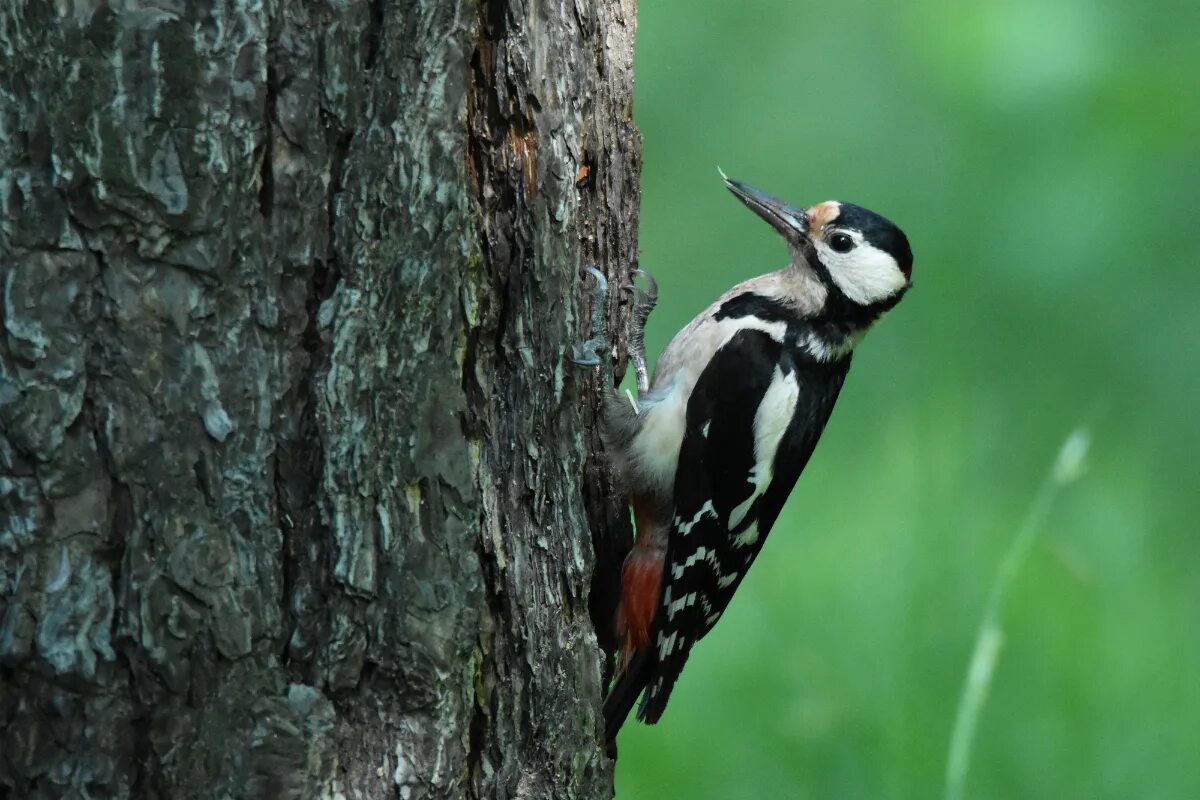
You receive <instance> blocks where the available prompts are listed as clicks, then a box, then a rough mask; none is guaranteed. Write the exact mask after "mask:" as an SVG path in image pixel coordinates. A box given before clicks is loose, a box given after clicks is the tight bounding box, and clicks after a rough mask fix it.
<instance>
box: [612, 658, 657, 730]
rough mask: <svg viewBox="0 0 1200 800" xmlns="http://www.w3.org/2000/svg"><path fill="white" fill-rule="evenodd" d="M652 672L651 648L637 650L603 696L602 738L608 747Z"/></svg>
mask: <svg viewBox="0 0 1200 800" xmlns="http://www.w3.org/2000/svg"><path fill="white" fill-rule="evenodd" d="M653 672H654V652H653V650H652V649H650V648H647V649H645V650H640V651H638V652H637V653H635V654H634V655H633V657H632V658H630V659H629V663H628V664H626V665H625V668H624V669H623V670H622V671H621V674H620V675H619V676H618V677H617V680H616V683H614V684H613V687H612V689H610V690H609V692H608V697H606V698H604V739H605V741H606V742H608V745H609V748H610V749H611V748H612V747H613V743H614V742H615V741H616V738H617V732H618V731H620V730H621V726H622V725H623V724H624V723H625V719H626V717H628V716H629V712H630V711H632V710H633V706H634V704H635V703H637V700H638V696H639V695H640V694H641V693H642V690H643V689H645V688H646V684H648V683H649V682H650V676H651V674H652V673H653Z"/></svg>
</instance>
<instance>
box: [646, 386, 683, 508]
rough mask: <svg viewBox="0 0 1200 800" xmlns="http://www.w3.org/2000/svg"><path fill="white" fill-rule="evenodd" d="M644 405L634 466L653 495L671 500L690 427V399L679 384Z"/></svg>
mask: <svg viewBox="0 0 1200 800" xmlns="http://www.w3.org/2000/svg"><path fill="white" fill-rule="evenodd" d="M647 400H648V402H647V401H644V402H643V406H642V412H641V414H640V416H641V418H642V419H641V425H640V426H639V427H638V432H637V435H636V436H635V437H634V440H633V453H634V459H633V461H634V464H635V468H636V469H637V471H638V473H639V476H640V477H641V479H642V481H643V483H642V484H641V485H644V486H649V487H650V488H651V489H652V491H651V493H652V494H654V495H657V496H659V497H670V496H671V493H672V491H673V488H674V485H675V467H676V466H677V465H678V463H679V447H680V445H681V444H682V443H683V431H684V426H685V425H686V424H687V396H686V395H685V394H684V392H683V391H682V387H681V386H680V385H679V383H678V382H676V384H675V385H674V386H672V387H671V388H670V389H669V390H668V391H666V392H665V393H663V394H661V395H660V396H659V397H658V398H655V399H653V400H650V399H649V398H647Z"/></svg>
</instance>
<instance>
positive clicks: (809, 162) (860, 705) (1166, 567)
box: [617, 0, 1200, 800]
mask: <svg viewBox="0 0 1200 800" xmlns="http://www.w3.org/2000/svg"><path fill="white" fill-rule="evenodd" d="M638 16H639V31H638V42H637V53H638V57H637V64H636V75H637V102H636V115H637V122H638V124H639V126H640V128H641V131H642V133H643V135H644V137H645V168H644V173H643V190H644V196H643V206H642V218H641V247H642V265H643V266H644V267H645V268H646V269H647V270H649V271H651V272H652V273H653V274H654V275H655V276H656V277H657V278H658V279H659V282H660V285H661V290H662V301H661V305H660V307H659V309H658V310H657V311H656V312H655V315H654V317H653V318H652V319H651V322H650V325H649V335H648V341H649V350H650V352H651V355H652V357H653V355H654V354H656V353H657V352H658V351H659V350H661V348H662V347H663V346H664V345H665V344H666V342H667V340H668V339H669V337H670V336H671V334H672V333H673V332H674V331H675V330H677V329H678V328H679V327H681V326H682V325H683V324H684V323H685V322H686V321H687V320H688V319H690V318H691V316H692V315H694V314H695V313H697V312H698V311H700V310H701V309H703V308H704V307H705V306H706V305H707V304H708V303H709V302H711V301H712V300H713V299H714V298H715V297H716V296H717V295H718V294H720V293H721V292H723V291H724V290H725V289H727V288H728V287H729V286H730V285H731V284H733V283H735V282H737V281H739V280H742V279H744V278H748V277H751V276H752V275H755V274H758V273H762V272H766V271H769V270H772V269H775V268H778V267H779V266H782V265H783V263H784V261H785V258H786V254H785V251H784V248H783V246H782V243H781V241H780V240H779V239H777V238H776V237H775V235H774V234H773V233H772V232H771V230H770V229H769V228H768V227H767V226H766V225H765V224H764V223H763V222H761V221H760V220H758V219H757V218H756V217H755V216H754V215H752V214H751V213H750V212H748V211H747V210H746V209H745V208H744V207H742V206H741V205H740V204H739V203H738V202H737V201H736V200H735V199H734V198H733V197H732V196H730V195H729V194H728V193H727V192H726V191H725V190H724V188H723V187H722V184H721V182H720V180H719V177H718V175H717V167H718V165H720V166H721V167H722V168H723V169H724V170H725V171H726V172H727V173H728V174H729V175H730V177H732V178H736V179H739V180H743V181H746V182H748V183H750V184H751V185H753V186H757V187H759V188H761V189H763V190H765V191H767V192H769V193H772V194H775V195H777V196H781V197H783V198H786V199H788V200H790V201H792V202H794V203H796V204H803V205H808V204H811V203H814V202H818V201H821V200H826V199H831V198H834V199H843V200H849V201H853V202H857V203H859V204H861V205H864V206H867V207H868V208H871V209H874V210H876V211H879V212H880V213H882V214H884V215H885V216H887V217H889V218H891V219H893V220H894V221H895V222H897V223H898V224H899V225H900V226H901V227H902V228H904V230H905V231H906V232H907V233H908V235H909V238H910V239H911V241H912V244H913V249H914V252H915V255H916V261H915V267H914V275H913V279H914V288H913V290H912V291H911V292H910V293H909V295H908V296H907V297H906V298H905V300H904V302H903V303H901V304H900V306H899V307H897V309H896V310H895V311H893V312H892V313H891V315H890V316H889V317H888V318H886V319H885V320H884V322H883V323H881V324H880V325H879V326H878V327H877V328H876V329H875V330H874V331H873V332H872V333H871V334H870V335H869V336H868V337H867V339H866V342H865V343H864V344H863V346H862V347H861V348H860V349H859V351H858V354H857V356H856V357H855V366H854V369H853V370H851V373H850V378H849V381H848V382H847V385H846V389H845V391H844V392H843V393H842V397H841V400H840V402H839V404H838V408H837V409H836V411H835V412H834V414H833V418H832V420H831V422H830V425H829V428H828V429H827V431H826V433H825V436H824V438H823V440H822V442H821V444H820V446H819V447H818V448H817V452H816V455H815V456H814V458H813V460H812V462H811V463H810V465H809V467H808V469H807V471H806V472H805V474H804V475H803V477H802V478H801V480H800V483H799V485H798V486H797V489H796V491H795V492H794V493H793V495H792V498H791V500H790V502H789V504H788V507H787V509H786V511H785V513H784V515H783V517H781V519H780V521H779V523H778V524H777V525H776V528H775V530H774V531H773V533H772V535H771V538H770V540H769V541H768V542H767V545H766V549H765V551H764V552H765V557H764V558H761V559H760V560H759V561H758V562H757V563H756V565H755V568H754V570H753V571H752V572H751V574H750V577H749V578H748V580H747V581H746V583H744V584H743V585H742V588H741V589H740V590H739V592H738V594H737V597H736V598H735V599H734V601H733V603H732V605H731V606H730V610H729V612H728V613H727V614H726V615H725V616H724V618H723V619H722V621H721V624H720V625H718V626H717V627H716V629H715V630H714V632H713V633H712V634H710V635H709V636H708V637H707V638H706V639H705V640H704V641H703V642H702V643H701V644H700V645H699V646H698V647H697V648H696V649H695V650H694V651H693V653H692V657H691V660H690V661H689V663H688V666H687V669H686V670H685V671H684V673H683V677H682V679H681V681H680V683H679V684H678V686H677V688H676V690H675V693H674V694H673V695H672V698H671V704H670V706H669V708H668V709H667V712H666V715H665V716H664V718H663V720H662V722H661V723H660V724H658V725H657V726H654V727H646V726H643V725H640V724H634V723H632V722H631V723H630V724H628V725H627V727H626V729H625V730H624V731H623V732H622V735H621V738H620V740H619V742H620V752H621V757H620V760H619V762H618V768H617V788H618V795H619V796H621V797H640V798H673V797H677V798H710V797H711V798H742V797H747V798H750V797H754V798H757V797H783V798H810V797H811V798H843V797H846V798H889V800H890V799H891V798H921V799H922V800H924V799H925V798H931V797H938V796H940V795H941V793H942V786H943V780H944V777H943V776H944V773H945V765H946V755H947V747H948V739H949V736H950V730H951V726H952V724H953V720H954V714H955V709H956V706H957V702H958V697H959V694H960V691H961V688H962V684H963V679H964V674H965V670H966V666H967V661H968V659H969V656H970V652H971V647H972V645H973V642H974V638H975V636H976V632H977V630H978V627H979V622H980V617H981V615H982V613H983V606H984V603H985V600H986V597H987V592H988V588H989V586H990V584H991V582H992V580H993V577H994V575H995V573H996V569H997V566H998V563H999V561H1000V559H1001V558H1002V557H1003V555H1004V553H1005V552H1006V550H1007V548H1008V547H1009V545H1010V543H1011V541H1012V538H1013V536H1014V534H1015V532H1016V529H1017V527H1018V526H1019V524H1020V521H1021V519H1022V518H1023V516H1024V515H1025V513H1026V509H1027V508H1028V507H1029V504H1030V502H1031V500H1032V498H1033V496H1034V495H1035V493H1036V492H1037V489H1038V486H1039V485H1040V484H1042V482H1043V481H1044V480H1045V476H1046V474H1047V471H1048V469H1049V466H1050V464H1051V463H1052V462H1053V460H1054V456H1055V453H1056V452H1057V450H1058V448H1059V446H1060V445H1061V443H1062V442H1063V440H1064V439H1065V438H1066V437H1067V435H1068V434H1069V433H1070V432H1071V431H1072V430H1074V429H1076V428H1077V427H1079V426H1081V425H1086V427H1087V429H1088V431H1089V432H1090V435H1091V441H1092V448H1091V452H1090V454H1089V457H1088V469H1087V471H1086V473H1085V474H1084V475H1083V476H1082V478H1081V479H1080V480H1079V481H1077V482H1076V483H1073V484H1071V485H1070V486H1068V487H1066V488H1065V489H1064V490H1063V491H1062V493H1061V494H1060V495H1059V496H1058V498H1057V499H1056V501H1055V503H1054V506H1053V507H1052V510H1051V512H1050V514H1049V517H1048V519H1047V522H1046V524H1045V526H1043V528H1042V529H1041V534H1040V538H1039V539H1038V540H1037V542H1036V544H1035V546H1034V547H1033V549H1032V551H1031V552H1030V556H1029V559H1028V560H1027V561H1026V562H1025V564H1024V566H1023V567H1022V569H1021V571H1020V572H1019V574H1018V575H1017V578H1016V580H1015V581H1014V583H1013V584H1012V586H1011V591H1010V594H1009V597H1008V602H1007V605H1006V607H1005V611H1004V615H1003V627H1004V633H1005V640H1004V647H1003V650H1002V651H1001V653H1000V657H999V662H998V664H997V666H996V670H995V674H994V678H993V683H992V686H991V693H990V696H989V698H988V702H987V705H986V706H985V708H984V710H983V713H982V716H981V717H980V719H979V729H978V737H977V739H976V741H975V746H974V749H973V752H972V761H971V770H970V774H969V777H968V781H967V796H968V797H970V798H1005V799H1007V798H1130V797H1139V798H1140V797H1147V798H1150V797H1152V798H1200V470H1198V469H1197V452H1198V450H1200V424H1198V423H1197V405H1198V404H1197V396H1198V394H1200V310H1198V308H1197V304H1198V303H1200V244H1198V243H1200V236H1198V232H1200V220H1198V219H1197V215H1198V214H1200V4H1196V3H1195V2H1187V3H1185V2H1177V3H1169V2H1152V3H1134V2H1124V3H1084V2H1078V1H1077V2H1066V3H1055V4H1049V3H1032V2H1015V3H1011V2H1010V3H1003V4H995V3H993V4H983V3H978V4H969V5H968V4H961V5H960V4H953V3H948V2H937V0H917V2H909V3H888V4H885V3H877V2H855V1H854V0H851V1H850V2H842V3H838V4H832V5H831V4H815V3H800V2H795V0H771V1H770V2H749V3H732V2H717V1H716V0H704V1H703V2H698V1H697V0H690V1H689V2H665V0H647V1H645V2H642V3H641V7H640V9H639V13H638Z"/></svg>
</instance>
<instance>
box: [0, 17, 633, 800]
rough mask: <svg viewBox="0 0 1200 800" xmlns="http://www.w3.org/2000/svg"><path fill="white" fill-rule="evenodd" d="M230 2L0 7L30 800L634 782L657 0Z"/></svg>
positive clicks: (7, 755) (18, 648)
mask: <svg viewBox="0 0 1200 800" xmlns="http://www.w3.org/2000/svg"><path fill="white" fill-rule="evenodd" d="M114 5H116V6H120V5H124V4H114ZM129 5H131V6H132V5H134V4H129ZM208 6H209V4H206V3H192V2H185V0H175V1H174V2H171V1H170V0H167V1H166V2H160V3H157V4H154V5H149V4H147V5H146V6H145V7H143V8H140V9H136V10H124V11H118V10H116V9H115V8H113V7H111V6H110V5H108V4H106V3H102V2H86V0H75V1H74V2H69V0H61V1H60V2H58V3H49V2H46V0H18V1H17V2H11V3H6V4H4V6H3V7H2V8H0V54H2V57H0V62H2V63H0V69H2V70H3V73H2V75H0V92H2V93H3V94H2V96H3V107H2V108H0V169H2V170H3V171H2V172H0V204H3V215H2V217H0V247H3V251H2V253H0V292H2V296H0V300H2V302H0V720H2V721H3V726H4V728H3V733H2V734H0V794H3V793H5V792H7V794H9V795H11V796H13V797H46V798H50V797H53V798H57V797H85V796H86V797H93V798H99V797H166V798H190V797H213V798H218V797H221V798H223V797H317V796H327V797H341V796H344V797H347V798H359V797H362V798H376V797H380V798H382V797H389V798H390V797H401V798H417V797H478V798H493V797H494V798H505V797H529V798H541V797H579V798H598V797H608V796H611V792H612V788H611V764H610V762H609V761H608V760H607V759H606V758H605V756H604V752H603V744H602V742H601V735H600V728H601V725H600V720H599V706H600V696H601V688H602V680H603V672H604V664H606V663H607V661H606V660H605V655H604V653H603V652H602V648H601V647H600V646H598V642H597V636H596V633H597V630H599V631H601V632H602V633H606V632H607V627H608V620H609V619H610V617H609V613H610V607H609V606H610V603H611V598H610V597H609V596H608V592H607V591H605V589H607V587H609V586H611V585H612V584H613V578H612V576H613V574H614V573H613V569H614V565H615V564H616V563H619V558H620V550H621V548H622V547H623V546H626V545H627V542H628V535H629V529H628V521H627V519H625V517H626V515H625V513H624V512H623V510H622V509H621V507H620V504H619V503H618V502H617V501H616V500H615V499H613V498H612V497H611V494H610V493H609V492H608V491H607V489H608V486H607V484H606V476H605V475H604V473H603V470H602V469H601V468H600V467H599V464H600V460H599V459H598V458H597V457H596V456H597V454H598V448H599V446H600V445H599V442H598V440H597V437H596V435H595V433H594V432H592V431H593V426H592V425H591V421H592V419H593V418H594V414H595V411H596V401H597V397H598V391H597V390H598V388H599V386H600V384H599V381H600V378H598V377H597V376H595V375H592V374H590V373H589V372H583V371H579V370H575V369H573V368H572V366H571V365H570V364H569V363H568V362H566V361H565V360H564V353H565V352H566V351H567V349H568V345H569V344H570V342H572V341H573V340H577V339H579V338H581V337H583V336H585V335H587V334H588V330H587V325H586V323H585V322H583V320H584V319H585V312H586V311H587V302H586V296H585V292H584V290H583V287H584V285H585V284H584V281H583V280H582V279H581V277H580V267H581V266H583V265H586V264H591V263H595V264H598V265H599V266H600V267H601V269H603V270H604V271H605V272H606V273H608V274H609V275H610V277H613V278H614V279H616V280H621V279H623V278H622V276H626V275H627V274H628V272H629V270H630V269H632V267H633V263H634V259H635V255H636V240H637V225H636V222H637V207H638V189H637V185H638V170H639V161H640V143H639V139H638V136H637V133H636V131H635V130H634V128H633V123H632V113H631V104H632V74H631V67H632V46H633V33H634V0H597V2H595V3H591V4H588V3H582V2H579V1H578V0H575V2H573V3H554V2H537V0H511V2H504V1H503V0H484V2H483V3H482V4H481V5H476V4H473V3H466V2H463V1H462V0H439V1H438V2H429V1H428V0H425V1H424V2H418V1H417V0H402V1H401V2H398V3H391V2H385V1H384V0H373V1H372V2H365V1H364V2H354V1H353V0H326V2H315V1H313V2H302V1H301V0H263V1H261V2H256V0H226V2H223V3H215V4H212V6H211V7H208ZM614 294H616V293H614ZM618 299H619V298H617V297H615V296H614V298H613V303H612V313H611V314H610V322H611V324H612V325H613V326H614V329H616V330H621V329H622V328H623V326H624V325H625V324H626V321H627V316H628V314H627V310H626V309H625V307H624V306H623V305H621V304H619V303H618ZM589 456H590V458H589ZM585 493H587V500H586V503H585ZM598 553H599V554H600V557H599V561H597V554H598ZM597 564H598V565H599V566H600V567H601V568H603V569H604V570H605V571H604V572H603V573H601V572H597V573H596V575H597V578H596V580H597V585H598V586H599V587H601V589H602V590H601V591H597V592H595V593H592V592H591V591H590V582H591V581H592V580H593V572H594V570H595V569H596V567H597ZM589 602H590V603H592V604H594V606H595V607H594V609H593V611H594V614H595V616H596V619H598V620H599V621H600V623H601V624H600V625H599V627H597V626H595V625H594V623H593V618H592V615H591V614H590V613H589ZM600 644H601V645H608V642H607V640H604V641H602V642H600Z"/></svg>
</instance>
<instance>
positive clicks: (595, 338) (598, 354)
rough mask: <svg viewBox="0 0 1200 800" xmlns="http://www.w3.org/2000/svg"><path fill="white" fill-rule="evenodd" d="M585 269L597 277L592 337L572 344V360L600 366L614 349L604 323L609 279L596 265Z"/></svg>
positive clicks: (591, 365) (586, 364)
mask: <svg viewBox="0 0 1200 800" xmlns="http://www.w3.org/2000/svg"><path fill="white" fill-rule="evenodd" d="M585 271H586V272H587V273H588V274H590V275H591V276H592V277H593V278H595V279H596V285H595V286H594V287H593V288H592V291H591V294H592V338H590V339H588V340H587V341H584V342H577V343H576V344H573V345H571V361H573V362H574V363H575V364H576V365H578V366H580V367H598V366H600V364H601V363H602V362H603V358H602V356H603V355H604V354H605V353H607V352H608V351H609V350H611V349H612V348H611V345H610V344H609V342H608V334H607V330H606V327H605V324H604V319H605V311H606V310H607V307H608V280H607V279H606V278H605V277H604V273H603V272H601V271H600V270H598V269H596V268H595V267H588V268H587V270H585Z"/></svg>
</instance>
